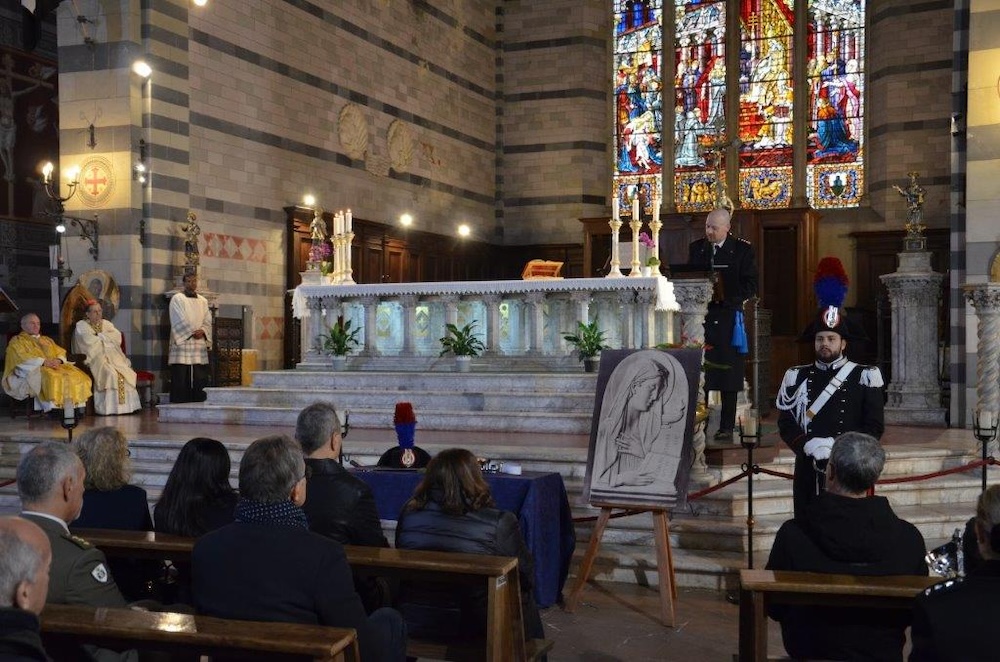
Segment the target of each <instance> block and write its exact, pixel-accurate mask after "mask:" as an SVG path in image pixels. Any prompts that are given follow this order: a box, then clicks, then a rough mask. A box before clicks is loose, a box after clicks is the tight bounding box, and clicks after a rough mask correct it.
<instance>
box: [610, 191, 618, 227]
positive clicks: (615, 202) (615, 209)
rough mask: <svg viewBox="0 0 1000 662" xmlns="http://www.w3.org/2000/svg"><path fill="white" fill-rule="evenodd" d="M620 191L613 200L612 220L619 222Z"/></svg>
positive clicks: (616, 192)
mask: <svg viewBox="0 0 1000 662" xmlns="http://www.w3.org/2000/svg"><path fill="white" fill-rule="evenodd" d="M618 205H619V202H618V190H617V189H616V190H615V192H614V197H612V198H611V218H612V220H615V221H617V220H618Z"/></svg>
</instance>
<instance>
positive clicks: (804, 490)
mask: <svg viewBox="0 0 1000 662" xmlns="http://www.w3.org/2000/svg"><path fill="white" fill-rule="evenodd" d="M826 462H827V461H826V460H820V461H818V462H817V463H816V464H815V465H814V464H813V459H812V458H811V457H810V456H808V455H806V454H805V453H796V454H795V477H794V478H793V479H792V504H793V507H794V512H795V516H796V517H798V516H799V515H801V514H802V513H803V512H805V508H806V506H808V505H809V504H810V503H812V502H813V501H815V500H816V498H817V497H818V496H819V494H820V493H821V492H823V490H825V489H826V474H825V473H821V472H819V471H816V468H817V466H818V467H819V468H820V469H822V470H824V471H825V470H826Z"/></svg>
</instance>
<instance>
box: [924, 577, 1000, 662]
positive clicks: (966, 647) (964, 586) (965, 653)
mask: <svg viewBox="0 0 1000 662" xmlns="http://www.w3.org/2000/svg"><path fill="white" fill-rule="evenodd" d="M998 596H1000V561H983V562H982V563H980V565H979V566H977V567H976V569H975V570H974V571H973V572H972V573H971V574H970V575H968V576H966V577H965V578H964V579H949V580H946V581H943V582H941V583H939V584H935V585H934V586H931V587H930V588H928V589H927V590H926V591H924V592H923V594H921V595H920V596H918V597H917V601H916V602H915V603H914V606H913V631H912V633H911V638H912V640H913V650H912V652H911V653H910V662H952V661H954V662H979V661H980V660H982V661H986V660H995V659H997V646H996V642H994V641H993V632H992V629H991V628H992V627H993V626H994V625H995V624H996V623H997V621H998V619H1000V599H998Z"/></svg>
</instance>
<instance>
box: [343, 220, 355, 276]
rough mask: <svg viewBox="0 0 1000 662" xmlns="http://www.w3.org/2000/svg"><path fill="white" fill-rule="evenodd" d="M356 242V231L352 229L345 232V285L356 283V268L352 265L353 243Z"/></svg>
mask: <svg viewBox="0 0 1000 662" xmlns="http://www.w3.org/2000/svg"><path fill="white" fill-rule="evenodd" d="M353 242H354V233H353V232H351V231H350V230H348V231H347V233H346V234H344V248H343V250H344V280H343V283H344V285H355V284H356V283H355V282H354V268H353V267H351V244H352V243H353Z"/></svg>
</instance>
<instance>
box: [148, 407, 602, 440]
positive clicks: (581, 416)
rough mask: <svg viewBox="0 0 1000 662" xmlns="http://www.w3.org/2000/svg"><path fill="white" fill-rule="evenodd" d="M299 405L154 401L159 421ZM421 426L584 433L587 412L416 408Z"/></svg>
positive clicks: (362, 417)
mask: <svg viewBox="0 0 1000 662" xmlns="http://www.w3.org/2000/svg"><path fill="white" fill-rule="evenodd" d="M300 410H301V407H244V406H241V405H219V406H216V405H212V404H209V403H207V402H206V403H185V404H176V405H170V404H167V405H158V406H157V414H158V416H159V420H160V422H161V423H170V422H176V423H211V424H224V425H287V426H289V427H294V426H295V419H296V418H297V417H298V415H299V411H300ZM387 415H388V416H391V415H392V409H388V411H387V409H386V408H384V407H383V408H379V409H377V410H364V409H352V410H351V424H352V425H356V426H358V427H365V428H378V427H382V426H384V424H385V421H386V416H387ZM417 415H418V417H419V421H420V428H421V430H467V431H470V432H476V431H488V432H532V433H546V434H588V433H589V432H590V419H591V412H589V411H587V412H575V413H574V412H568V413H562V412H542V411H532V412H518V413H516V414H512V413H510V412H499V411H497V412H477V411H460V410H431V409H424V410H418V413H417Z"/></svg>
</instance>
